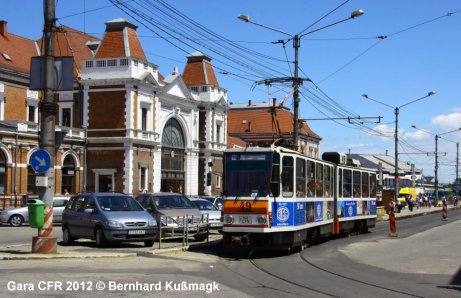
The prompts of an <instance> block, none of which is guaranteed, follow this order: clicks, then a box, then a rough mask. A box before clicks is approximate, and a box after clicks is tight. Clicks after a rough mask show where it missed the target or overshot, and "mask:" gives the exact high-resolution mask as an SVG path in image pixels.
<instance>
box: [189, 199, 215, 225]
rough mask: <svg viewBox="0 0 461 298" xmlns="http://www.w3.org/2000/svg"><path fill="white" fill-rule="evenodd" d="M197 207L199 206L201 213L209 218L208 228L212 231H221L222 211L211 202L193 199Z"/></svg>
mask: <svg viewBox="0 0 461 298" xmlns="http://www.w3.org/2000/svg"><path fill="white" fill-rule="evenodd" d="M190 200H191V201H192V203H194V205H195V206H197V208H198V210H200V213H202V214H204V215H207V216H208V227H209V228H210V229H221V228H222V221H221V211H220V210H219V209H218V208H216V206H215V205H213V204H212V203H211V202H210V201H208V200H205V199H198V198H191V199H190Z"/></svg>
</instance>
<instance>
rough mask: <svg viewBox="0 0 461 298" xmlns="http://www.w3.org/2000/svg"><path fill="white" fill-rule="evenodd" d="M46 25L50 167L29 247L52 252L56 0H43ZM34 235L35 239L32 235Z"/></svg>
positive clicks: (44, 107) (43, 144)
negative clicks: (41, 217) (40, 219)
mask: <svg viewBox="0 0 461 298" xmlns="http://www.w3.org/2000/svg"><path fill="white" fill-rule="evenodd" d="M44 7H45V13H44V15H45V26H44V59H45V78H44V83H45V89H44V91H43V98H42V100H41V101H40V104H39V109H40V113H41V114H40V115H41V119H40V143H39V146H40V149H42V150H45V151H47V152H48V153H49V155H50V159H51V162H50V167H49V169H48V170H47V171H45V173H44V176H45V179H46V180H47V186H41V187H38V192H39V197H40V199H42V200H43V201H44V203H45V223H44V226H43V228H42V229H41V230H39V236H38V237H34V239H33V240H32V242H33V243H32V251H33V252H39V253H55V252H56V250H57V247H56V244H57V239H56V238H54V237H50V236H51V232H52V230H53V195H54V160H55V155H56V138H55V126H56V111H57V105H56V102H55V99H54V96H55V89H56V86H55V79H54V76H55V71H54V63H55V57H54V33H55V29H56V26H55V22H56V18H55V0H44ZM35 238H36V239H35Z"/></svg>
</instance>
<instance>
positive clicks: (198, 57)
mask: <svg viewBox="0 0 461 298" xmlns="http://www.w3.org/2000/svg"><path fill="white" fill-rule="evenodd" d="M182 78H183V80H184V82H185V83H186V85H188V86H193V85H213V86H216V87H219V84H218V80H217V79H216V75H215V73H214V70H213V66H212V65H211V58H210V57H208V56H206V55H204V54H202V53H200V52H195V53H192V54H190V55H189V56H187V64H186V67H185V68H184V72H183V75H182Z"/></svg>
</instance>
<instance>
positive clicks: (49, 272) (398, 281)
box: [0, 210, 461, 297]
mask: <svg viewBox="0 0 461 298" xmlns="http://www.w3.org/2000/svg"><path fill="white" fill-rule="evenodd" d="M397 228H398V234H399V237H397V238H390V237H388V236H387V234H388V232H389V226H388V222H382V223H378V225H377V227H376V228H375V229H372V230H371V232H370V233H368V234H362V235H357V236H352V237H345V238H339V239H334V240H329V241H325V242H323V243H319V244H316V245H314V246H312V247H309V248H308V249H306V250H304V251H303V252H301V253H299V252H291V253H274V252H270V253H260V252H256V253H252V254H251V255H250V252H239V253H235V252H229V251H228V250H223V249H221V247H220V246H219V245H214V246H209V247H205V248H201V249H197V250H196V251H190V252H180V253H174V254H172V253H168V254H160V255H147V254H145V255H142V254H141V255H140V256H138V257H127V258H97V259H52V260H24V261H21V260H19V261H18V260H14V261H13V260H11V261H9V260H2V261H0V296H1V297H10V296H11V297H13V296H15V297H23V296H24V297H31V296H33V297H49V296H53V297H61V296H62V297H86V296H90V295H91V296H94V297H99V296H107V295H111V296H115V297H122V296H123V297H125V296H129V297H138V296H139V297H141V296H146V295H150V296H157V297H183V296H186V295H187V296H188V297H208V296H216V297H217V296H219V297H459V296H460V295H461V292H460V290H461V269H460V266H461V253H460V252H459V251H460V249H459V247H461V238H460V237H459V231H460V228H461V210H456V211H453V212H451V213H450V217H449V220H448V221H441V218H440V214H434V215H426V216H420V217H415V218H411V219H405V220H399V221H397ZM13 231H15V233H12V232H11V228H8V227H0V239H1V241H2V244H3V243H4V241H5V240H6V241H8V242H9V243H15V242H21V243H23V241H24V240H22V239H24V235H27V237H28V236H29V234H30V237H32V236H33V235H34V233H33V232H34V230H33V229H30V228H29V227H23V228H16V229H14V230H13ZM58 231H59V229H58ZM21 235H22V236H21ZM4 237H6V239H5V238H4ZM21 237H22V239H21ZM59 239H60V234H59V236H58V240H59ZM17 244H19V243H17ZM88 249H94V248H92V247H89V248H88ZM117 249H120V247H119V248H117ZM141 249H144V248H140V247H136V246H132V245H127V247H126V250H127V251H129V250H133V251H137V250H141ZM108 250H110V249H108ZM102 285H103V286H104V289H102V288H101V287H102ZM47 286H48V287H50V288H48V289H47ZM98 287H99V288H98ZM130 287H131V288H130ZM149 287H150V288H149Z"/></svg>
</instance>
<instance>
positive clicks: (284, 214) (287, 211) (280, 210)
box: [272, 202, 295, 227]
mask: <svg viewBox="0 0 461 298" xmlns="http://www.w3.org/2000/svg"><path fill="white" fill-rule="evenodd" d="M272 210H274V211H273V214H274V215H275V216H274V226H278V227H281V226H292V225H294V218H295V212H294V203H293V202H274V208H273V209H272Z"/></svg>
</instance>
